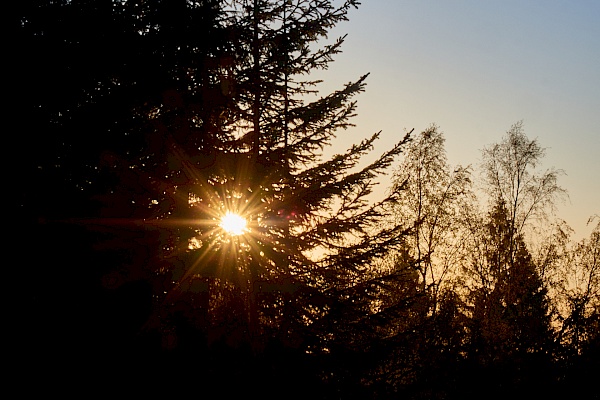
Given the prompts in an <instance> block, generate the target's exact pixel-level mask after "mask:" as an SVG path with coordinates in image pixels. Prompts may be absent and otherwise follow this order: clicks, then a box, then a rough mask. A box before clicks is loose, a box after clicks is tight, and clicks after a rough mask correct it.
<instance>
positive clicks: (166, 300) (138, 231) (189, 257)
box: [19, 0, 407, 376]
mask: <svg viewBox="0 0 600 400" xmlns="http://www.w3.org/2000/svg"><path fill="white" fill-rule="evenodd" d="M357 4H358V2H356V1H354V0H348V1H344V2H341V3H340V4H334V2H330V1H308V0H297V1H284V2H278V1H267V0H253V1H241V0H240V1H227V2H225V1H217V0H215V1H209V0H206V1H197V2H189V1H183V0H181V1H161V0H149V1H143V2H129V1H123V2H100V1H98V2H95V1H91V2H89V1H65V2H39V3H35V4H34V5H33V6H31V7H29V8H26V9H25V11H23V16H22V20H21V27H20V30H19V33H20V35H22V37H23V40H24V42H26V43H27V48H28V49H30V50H31V52H26V53H27V54H26V55H27V62H24V63H23V65H24V66H26V70H25V71H24V72H23V75H22V77H23V78H25V77H27V76H28V75H35V74H34V73H35V72H36V67H35V66H36V65H39V64H40V63H41V62H42V61H44V62H45V63H46V65H45V68H44V70H43V71H42V73H41V74H40V75H37V76H34V77H33V78H32V80H31V81H28V82H29V84H30V85H29V87H28V88H26V91H33V92H35V95H33V96H29V95H23V99H24V103H26V104H25V105H26V110H27V111H25V112H24V114H27V113H29V112H31V115H32V121H34V124H35V126H34V127H32V129H33V130H39V131H43V132H44V134H41V135H40V137H41V138H42V139H43V142H42V143H43V145H41V146H39V147H38V149H39V151H38V154H36V156H35V158H36V161H39V162H34V163H31V165H32V166H33V167H34V168H32V169H33V171H32V172H31V176H33V177H34V179H36V180H40V181H44V182H46V185H47V186H48V187H47V188H45V190H49V189H50V187H51V186H52V185H54V184H55V182H61V185H63V186H64V187H65V189H64V191H61V192H60V193H61V197H62V198H61V199H57V200H56V201H55V202H52V204H54V205H55V206H56V207H58V208H60V212H57V211H56V210H55V209H53V206H50V205H48V206H47V207H45V211H39V214H40V215H42V216H44V217H56V218H58V217H60V218H68V219H69V222H71V223H77V224H79V225H80V226H86V227H87V228H90V227H94V231H93V232H94V233H93V235H90V239H89V241H87V242H86V243H88V247H90V248H89V249H88V250H86V251H85V252H84V253H85V254H81V256H82V257H81V260H80V261H81V263H80V264H79V265H86V271H92V270H93V271H94V272H93V273H91V272H86V273H90V274H91V275H93V278H94V279H97V282H101V284H102V285H103V287H104V288H105V289H106V290H105V291H104V292H103V293H104V294H102V296H104V297H103V300H102V301H103V304H102V307H101V308H102V310H101V312H100V313H101V314H102V313H105V314H106V315H104V314H103V317H102V318H105V320H102V321H108V322H112V323H119V322H124V321H131V319H128V317H129V314H125V313H124V311H123V310H126V309H127V308H123V307H122V305H123V304H124V302H125V303H127V304H130V306H131V307H130V308H129V310H130V311H132V312H133V314H136V313H137V314H136V315H135V318H133V320H135V321H137V319H138V317H140V316H141V317H144V318H142V319H143V320H144V322H143V323H141V322H132V323H131V324H130V325H132V326H131V327H130V328H127V329H128V330H127V332H128V333H127V335H129V336H127V337H128V338H129V339H128V341H125V342H124V344H122V345H121V346H120V347H118V348H119V349H124V348H126V347H131V346H132V345H134V344H135V346H138V345H139V343H136V342H139V341H140V340H141V339H139V336H136V335H140V334H141V335H142V337H149V339H148V340H150V342H152V340H156V341H158V342H159V343H160V345H159V346H162V347H163V348H166V349H186V350H194V349H195V350H198V351H205V349H206V348H208V347H211V346H212V347H211V348H213V349H214V348H217V347H220V346H222V347H223V348H227V349H245V348H247V349H252V351H253V352H258V353H263V352H268V351H270V350H269V349H270V348H271V347H273V348H283V349H300V352H301V353H302V352H305V351H312V352H313V353H320V354H327V353H328V352H330V351H331V348H333V347H335V342H336V341H337V340H338V338H340V337H341V336H343V329H340V325H339V324H338V322H339V321H341V319H337V317H336V312H337V311H336V309H337V307H338V305H340V304H343V303H347V302H349V301H351V300H349V297H348V296H349V295H348V292H352V290H353V289H352V288H354V287H356V285H358V284H360V283H361V282H363V281H364V280H366V279H367V278H366V277H365V276H366V275H363V273H364V272H365V271H366V270H367V268H369V267H370V266H371V263H372V261H373V260H374V259H375V258H377V257H380V256H382V255H383V254H385V253H387V252H388V251H390V250H392V249H394V248H397V247H399V246H400V245H401V243H402V228H401V227H400V226H392V227H387V228H382V227H380V226H378V225H377V223H378V221H379V220H380V217H381V216H382V213H383V212H384V209H385V206H386V205H387V204H390V203H393V202H394V201H396V200H397V192H392V193H391V194H390V195H389V196H387V197H386V198H385V199H382V200H381V201H380V202H377V203H375V204H372V203H369V201H367V199H366V197H367V196H368V195H369V194H370V193H371V189H372V185H373V184H374V179H375V178H376V176H377V175H378V174H379V173H381V172H383V171H384V170H385V169H386V168H387V167H388V166H389V165H390V163H391V162H392V160H393V159H394V157H395V156H396V155H398V154H399V153H400V151H401V149H402V144H403V143H404V142H405V141H406V140H407V138H406V137H405V138H404V139H403V140H401V141H400V142H399V143H398V144H397V145H396V146H394V147H393V148H392V149H390V150H389V151H388V152H386V153H384V154H383V155H382V156H381V157H379V158H378V159H376V160H375V161H374V162H372V163H370V164H368V165H360V164H359V161H360V158H361V156H362V155H364V154H365V153H367V152H368V151H370V150H371V149H372V145H373V142H374V141H375V140H376V138H377V136H378V135H377V134H375V135H373V136H371V137H370V138H368V139H365V140H364V141H362V142H360V143H358V144H356V145H354V146H352V147H351V148H349V149H348V150H347V151H346V152H345V153H342V154H340V155H336V156H334V157H333V158H331V159H329V160H323V159H322V158H321V154H322V150H323V148H324V147H326V146H327V145H328V144H329V143H330V141H331V139H332V138H333V137H334V136H335V135H336V134H338V133H340V132H342V130H343V129H345V128H348V127H350V126H351V123H350V122H349V119H350V118H351V117H352V116H353V115H354V113H355V109H356V103H355V102H354V101H353V100H352V98H353V96H355V95H356V94H358V93H360V92H361V91H362V90H363V89H364V80H365V78H366V76H363V77H360V78H359V79H358V80H356V81H354V82H350V83H348V84H347V85H345V86H344V87H343V88H341V89H340V90H338V91H335V92H333V93H331V94H329V95H326V96H323V97H316V96H315V93H316V92H315V89H316V84H317V83H318V82H313V81H311V78H310V75H309V74H310V72H312V71H314V70H316V69H324V68H326V67H327V65H328V64H329V63H330V62H331V61H332V59H333V56H334V55H335V54H336V53H338V52H339V51H340V46H341V45H342V42H343V38H340V39H338V40H335V41H333V43H331V44H329V45H325V46H323V47H321V48H318V47H317V41H319V40H320V39H324V38H325V37H326V35H327V33H328V31H329V30H330V29H331V28H332V27H333V26H335V25H336V24H337V23H339V22H340V21H343V20H345V19H346V17H347V13H348V11H349V10H350V9H351V8H352V7H355V6H357ZM319 44H320V43H319ZM38 155H39V156H40V157H38ZM33 192H34V191H33V190H29V191H26V194H25V195H24V196H23V198H24V199H25V201H26V202H29V204H32V202H33V201H32V199H31V197H30V196H31V194H32V193H33ZM75 193H76V195H75ZM66 197H68V198H70V199H72V200H70V201H68V200H67V202H65V198H66ZM69 204H72V205H76V206H77V208H78V209H79V210H78V211H77V212H73V210H72V209H70V207H71V206H70V205H69ZM230 211H231V212H236V213H239V214H241V215H242V216H243V217H244V218H246V219H247V221H248V227H247V229H246V231H245V232H244V233H243V234H242V235H238V236H231V235H228V234H226V232H224V230H223V229H221V227H220V226H219V223H220V219H221V218H222V217H223V216H224V215H225V214H226V213H227V212H230ZM73 217H87V219H85V220H83V219H82V218H79V219H73ZM82 240H83V239H82ZM89 243H94V247H92V246H90V245H89ZM86 257H87V258H86ZM73 264H77V262H76V261H73ZM69 271H72V268H70V269H69ZM70 273H71V272H70ZM70 281H71V282H73V281H74V279H71V280H70ZM136 282H137V283H136ZM128 288H129V289H128ZM147 289H148V291H147ZM115 293H116V294H115ZM119 293H120V294H119ZM119 296H120V297H119ZM141 298H143V299H145V300H140V299H141ZM136 301H141V302H142V303H144V304H145V305H144V306H143V307H136ZM111 302H113V303H111ZM145 302H147V303H145ZM106 304H114V307H112V308H110V307H109V308H108V310H107V309H106V307H105V306H106ZM146 304H147V305H149V306H150V309H151V311H147V310H146ZM336 321H337V322H336ZM97 325H102V324H101V323H98V324H97ZM109 325H110V324H109ZM118 325H119V326H121V325H122V324H120V323H119V324H118ZM142 325H143V326H142ZM102 329H103V330H102V332H106V331H110V330H111V328H110V327H105V328H102ZM140 332H142V333H140ZM143 332H147V333H143ZM109 333H111V335H114V336H116V339H114V340H119V339H118V337H119V335H120V334H121V333H119V332H116V333H115V332H109ZM154 335H157V339H152V338H153V337H154ZM99 336H100V335H99ZM134 338H137V339H134ZM342 342H343V341H340V343H342ZM207 346H208V347H207ZM174 351H175V350H174ZM294 351H295V350H294ZM283 353H285V351H284V352H283ZM223 354H224V353H223ZM224 359H226V357H225V358H224ZM217 364H218V363H217ZM230 365H231V364H230ZM233 365H235V363H234V364H233ZM224 367H225V366H224ZM211 368H212V367H211ZM218 368H219V367H218V366H214V370H218ZM214 370H213V372H214ZM208 376H210V375H208Z"/></svg>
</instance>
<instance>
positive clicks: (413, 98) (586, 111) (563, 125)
mask: <svg viewBox="0 0 600 400" xmlns="http://www.w3.org/2000/svg"><path fill="white" fill-rule="evenodd" d="M349 18H350V20H349V21H348V22H344V23H342V24H340V25H339V26H338V27H336V28H335V30H334V31H333V32H332V34H331V35H330V37H329V40H333V39H334V38H335V37H337V36H340V35H342V34H345V33H347V34H348V37H347V39H346V42H345V44H344V47H343V54H340V55H338V56H336V58H335V61H334V62H333V63H332V64H331V67H330V68H329V70H328V71H326V72H324V73H323V74H319V76H322V78H323V79H324V80H325V83H324V84H323V85H322V86H321V89H322V91H323V92H330V91H332V90H334V89H335V88H338V87H339V86H340V85H342V84H343V83H346V82H349V81H351V80H354V79H356V78H357V77H359V76H360V75H362V74H364V73H366V72H370V73H371V75H370V76H369V78H368V80H367V88H366V92H365V93H363V94H361V95H360V96H359V97H357V100H358V104H359V107H358V116H357V117H356V118H355V120H354V122H355V123H356V124H357V127H356V128H353V129H350V130H348V131H343V132H340V133H339V135H338V140H337V141H336V142H335V143H336V146H338V145H343V146H344V147H347V145H348V144H349V143H351V142H357V141H358V140H360V139H362V138H363V137H366V136H369V135H370V134H371V133H373V132H376V131H379V130H382V137H381V139H380V141H379V142H378V144H377V148H376V151H377V152H378V153H379V152H381V151H383V150H385V149H386V148H389V147H390V146H391V145H392V144H393V143H395V142H396V141H397V140H399V138H401V137H402V135H403V133H404V131H405V130H410V129H412V128H415V132H420V131H422V130H424V129H425V128H426V127H428V126H429V125H431V124H432V123H435V124H436V125H438V126H439V127H440V128H441V130H442V131H443V132H444V134H445V137H446V150H447V153H448V161H449V163H450V164H451V165H456V164H462V165H468V164H472V165H473V166H476V165H477V163H478V162H479V160H480V155H481V152H480V150H481V149H482V148H483V147H484V146H487V145H490V144H492V143H495V142H499V141H500V140H501V139H502V136H503V135H504V133H505V132H506V131H507V130H508V129H510V127H511V125H513V124H514V123H516V122H517V121H520V120H523V122H524V130H525V133H526V135H527V136H528V137H529V138H530V139H533V138H537V139H538V141H539V143H540V145H541V146H542V147H546V148H547V152H546V157H545V158H544V163H543V164H544V165H543V166H542V167H543V168H549V167H555V168H558V169H563V170H564V171H565V172H566V175H565V176H562V177H561V179H560V180H559V183H560V184H561V185H562V186H563V188H565V189H566V190H567V191H568V193H569V197H570V198H569V200H567V201H566V202H565V203H564V204H561V205H559V209H558V214H557V216H558V217H559V218H562V219H564V220H566V221H567V223H569V225H570V226H571V227H572V228H573V229H574V230H575V236H574V239H580V238H582V237H588V236H589V233H590V232H591V225H590V226H586V223H587V220H588V218H589V217H590V216H592V215H594V214H600V178H599V176H598V175H599V174H600V1H592V0H590V1H583V0H570V1H566V0H565V1H550V0H544V1H542V0H538V1H526V0H518V1H512V0H510V1H508V0H502V1H499V0H498V1H484V0H437V1H424V0H419V1H417V0H413V1H405V0H364V1H363V4H362V5H361V6H360V7H359V9H358V10H352V11H351V12H350V14H349ZM338 151H340V150H338ZM373 156H375V154H373ZM380 186H382V187H381V189H379V190H381V191H383V190H384V189H385V186H386V183H384V184H383V185H380Z"/></svg>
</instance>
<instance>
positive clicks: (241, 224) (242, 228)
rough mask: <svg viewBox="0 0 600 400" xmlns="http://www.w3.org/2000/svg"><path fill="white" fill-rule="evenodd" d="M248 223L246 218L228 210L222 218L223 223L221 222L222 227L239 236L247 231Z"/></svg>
mask: <svg viewBox="0 0 600 400" xmlns="http://www.w3.org/2000/svg"><path fill="white" fill-rule="evenodd" d="M246 225H247V222H246V218H244V217H242V216H241V215H239V214H236V213H232V212H227V213H226V214H225V215H224V216H223V218H221V223H220V224H219V226H220V227H221V229H223V230H224V231H225V232H227V233H228V234H230V235H232V236H238V235H241V234H243V233H244V232H246Z"/></svg>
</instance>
